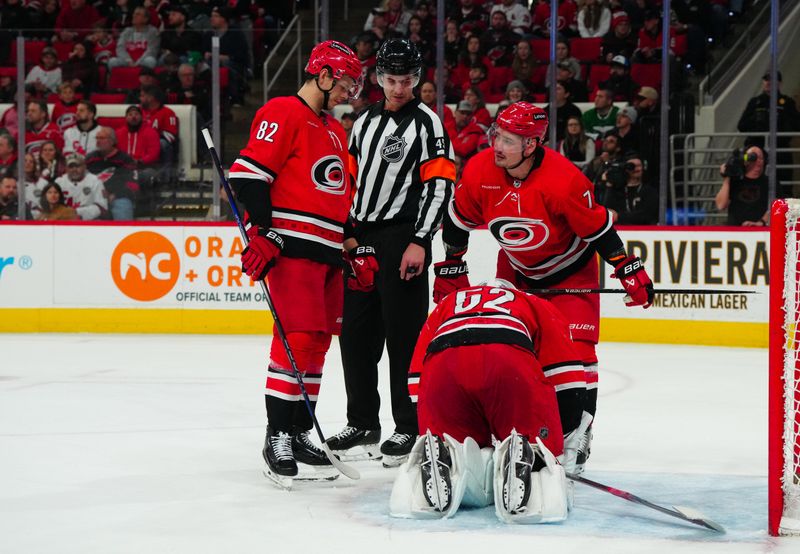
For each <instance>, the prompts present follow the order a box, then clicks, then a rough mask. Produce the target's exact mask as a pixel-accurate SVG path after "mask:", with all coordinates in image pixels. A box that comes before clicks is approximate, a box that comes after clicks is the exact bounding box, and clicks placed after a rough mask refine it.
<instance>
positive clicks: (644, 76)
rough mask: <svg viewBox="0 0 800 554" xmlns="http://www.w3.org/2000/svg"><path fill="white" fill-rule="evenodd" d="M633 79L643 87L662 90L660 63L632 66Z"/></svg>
mask: <svg viewBox="0 0 800 554" xmlns="http://www.w3.org/2000/svg"><path fill="white" fill-rule="evenodd" d="M631 78H632V79H633V80H634V81H635V82H637V83H639V84H640V85H641V86H643V87H653V88H654V89H656V90H658V89H660V88H661V64H660V63H635V64H633V65H632V66H631Z"/></svg>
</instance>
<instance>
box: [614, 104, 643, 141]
mask: <svg viewBox="0 0 800 554" xmlns="http://www.w3.org/2000/svg"><path fill="white" fill-rule="evenodd" d="M637 117H638V114H637V113H636V108H634V107H633V106H625V107H624V108H622V109H621V110H620V111H619V112H618V113H617V124H616V129H617V135H619V140H620V144H621V145H622V149H623V150H624V151H625V152H630V151H635V150H637V149H638V148H639V144H640V140H639V130H638V128H637V126H636V119H637Z"/></svg>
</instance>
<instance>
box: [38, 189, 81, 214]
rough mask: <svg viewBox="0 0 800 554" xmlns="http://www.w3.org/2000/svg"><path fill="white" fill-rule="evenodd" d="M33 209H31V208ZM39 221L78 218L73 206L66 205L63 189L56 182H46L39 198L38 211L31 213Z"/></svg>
mask: <svg viewBox="0 0 800 554" xmlns="http://www.w3.org/2000/svg"><path fill="white" fill-rule="evenodd" d="M31 211H33V210H31ZM33 215H34V217H35V218H36V219H37V220H39V221H74V220H76V219H80V217H79V216H78V212H77V211H75V208H72V207H70V206H67V202H66V197H65V196H64V191H62V190H61V187H60V186H59V185H58V183H47V185H45V187H44V189H43V190H42V196H41V198H40V199H39V210H38V213H35V214H33Z"/></svg>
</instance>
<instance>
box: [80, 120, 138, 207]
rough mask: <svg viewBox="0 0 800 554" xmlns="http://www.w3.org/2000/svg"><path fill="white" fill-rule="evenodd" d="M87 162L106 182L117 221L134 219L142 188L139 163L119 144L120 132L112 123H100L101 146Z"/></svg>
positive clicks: (98, 141) (109, 203) (109, 202)
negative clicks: (116, 130)
mask: <svg viewBox="0 0 800 554" xmlns="http://www.w3.org/2000/svg"><path fill="white" fill-rule="evenodd" d="M86 166H87V167H88V168H89V171H91V172H92V173H93V174H94V175H97V177H98V178H99V179H100V181H102V182H103V186H104V187H105V189H106V194H107V195H108V205H109V210H110V211H111V217H113V218H114V220H115V221H129V220H131V219H133V209H134V199H135V197H136V194H137V193H138V192H139V183H138V182H137V180H136V164H135V162H134V161H133V159H132V158H131V157H130V156H128V155H127V154H126V153H125V152H122V151H121V150H119V149H118V148H117V136H116V135H115V134H114V130H113V129H111V128H110V127H100V131H99V132H98V133H97V150H95V151H94V152H90V153H89V155H88V156H87V157H86Z"/></svg>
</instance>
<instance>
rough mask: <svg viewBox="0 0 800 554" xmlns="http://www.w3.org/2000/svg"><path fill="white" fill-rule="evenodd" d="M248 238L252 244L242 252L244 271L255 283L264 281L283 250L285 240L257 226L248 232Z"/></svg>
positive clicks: (270, 230) (271, 231)
mask: <svg viewBox="0 0 800 554" xmlns="http://www.w3.org/2000/svg"><path fill="white" fill-rule="evenodd" d="M247 238H248V239H249V241H250V242H249V243H248V245H247V248H245V249H244V250H243V251H242V271H243V272H244V273H245V274H246V275H247V276H248V277H250V278H251V279H252V280H253V281H263V280H264V278H265V277H266V276H267V273H268V272H269V270H270V269H271V268H272V266H273V265H275V258H277V257H278V256H279V255H280V253H281V250H283V238H282V237H281V236H280V235H279V234H278V233H276V232H275V231H273V230H272V229H264V228H262V227H259V226H257V225H253V226H251V227H250V228H249V229H248V230H247Z"/></svg>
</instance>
